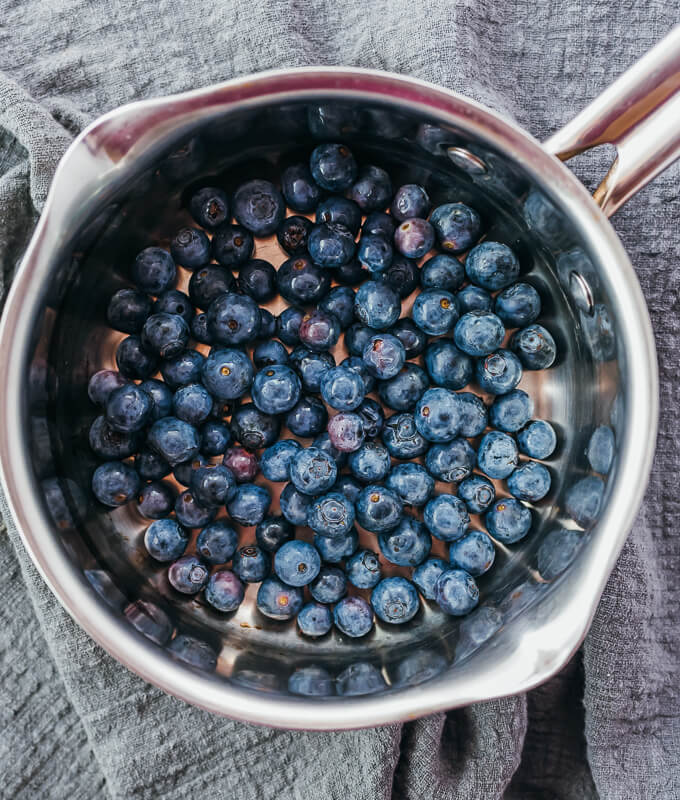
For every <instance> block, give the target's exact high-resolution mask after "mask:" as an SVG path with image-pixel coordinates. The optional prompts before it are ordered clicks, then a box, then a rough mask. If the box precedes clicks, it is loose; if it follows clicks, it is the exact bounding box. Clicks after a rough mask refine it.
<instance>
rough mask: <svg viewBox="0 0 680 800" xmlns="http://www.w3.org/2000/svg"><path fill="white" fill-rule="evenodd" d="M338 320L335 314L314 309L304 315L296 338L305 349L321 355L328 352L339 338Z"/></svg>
mask: <svg viewBox="0 0 680 800" xmlns="http://www.w3.org/2000/svg"><path fill="white" fill-rule="evenodd" d="M340 332H341V327H340V320H338V318H337V317H336V316H335V314H331V313H328V312H326V311H321V310H319V309H316V310H315V311H312V312H311V313H309V314H305V316H304V317H303V318H302V322H301V323H300V327H299V329H298V337H299V339H300V342H301V343H302V345H304V346H305V347H307V348H309V349H310V350H313V351H314V352H317V353H321V352H324V351H326V350H330V349H332V348H333V347H335V345H336V344H337V343H338V339H339V338H340Z"/></svg>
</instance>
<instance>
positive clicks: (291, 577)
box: [274, 539, 321, 586]
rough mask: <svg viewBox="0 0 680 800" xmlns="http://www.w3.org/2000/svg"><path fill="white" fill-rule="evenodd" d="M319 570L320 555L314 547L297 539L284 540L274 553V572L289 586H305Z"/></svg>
mask: <svg viewBox="0 0 680 800" xmlns="http://www.w3.org/2000/svg"><path fill="white" fill-rule="evenodd" d="M320 570H321V556H320V555H319V552H318V550H317V549H316V547H314V546H313V545H311V544H308V543H307V542H302V541H300V540H299V539H294V540H292V541H290V542H285V544H282V545H281V547H279V549H278V550H277V551H276V553H275V555H274V572H275V573H276V575H277V576H278V578H279V579H280V580H282V581H283V582H284V583H287V584H288V585H289V586H306V585H307V584H308V583H311V582H312V581H313V580H314V578H316V576H317V575H318V574H319V571H320Z"/></svg>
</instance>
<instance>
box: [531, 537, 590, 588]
mask: <svg viewBox="0 0 680 800" xmlns="http://www.w3.org/2000/svg"><path fill="white" fill-rule="evenodd" d="M583 539H584V534H583V531H579V530H572V529H567V528H555V529H554V530H552V531H549V532H548V533H547V534H546V536H545V537H544V538H543V541H542V542H541V546H540V547H539V548H538V553H537V556H536V561H537V565H538V571H539V572H540V574H541V577H542V578H543V579H544V580H546V581H552V580H554V579H555V578H557V576H558V575H561V574H562V573H563V572H564V570H565V569H566V568H567V567H568V566H569V565H570V564H571V562H572V561H573V560H574V559H575V558H576V556H577V555H578V552H579V550H580V549H581V547H582V546H583Z"/></svg>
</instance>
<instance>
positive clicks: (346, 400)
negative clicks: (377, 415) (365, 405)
mask: <svg viewBox="0 0 680 800" xmlns="http://www.w3.org/2000/svg"><path fill="white" fill-rule="evenodd" d="M320 388H321V396H322V397H323V399H324V401H325V402H326V403H328V405H329V406H331V408H335V409H337V410H339V411H353V410H354V409H355V408H357V407H358V406H359V405H360V404H361V402H362V400H363V399H364V395H365V393H366V386H365V384H364V381H363V379H362V378H361V376H360V375H358V374H357V373H356V372H354V370H351V369H349V368H348V367H342V366H341V367H334V368H333V369H330V370H328V371H327V372H326V373H325V374H324V375H323V376H322V378H321V387H320Z"/></svg>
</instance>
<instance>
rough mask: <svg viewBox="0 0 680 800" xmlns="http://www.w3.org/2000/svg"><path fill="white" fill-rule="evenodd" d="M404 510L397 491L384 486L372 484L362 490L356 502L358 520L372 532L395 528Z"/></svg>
mask: <svg viewBox="0 0 680 800" xmlns="http://www.w3.org/2000/svg"><path fill="white" fill-rule="evenodd" d="M403 514H404V511H403V506H402V502H401V500H400V499H399V496H398V495H397V493H396V492H393V491H392V490H391V489H386V488H385V487H384V486H378V485H376V484H370V485H369V486H366V488H365V489H363V490H362V492H361V494H360V495H359V497H358V499H357V502H356V515H357V522H358V523H359V525H361V527H362V528H365V529H366V530H367V531H371V532H372V533H383V532H385V531H391V530H394V528H396V527H397V525H399V523H400V522H401V519H402V517H403Z"/></svg>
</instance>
